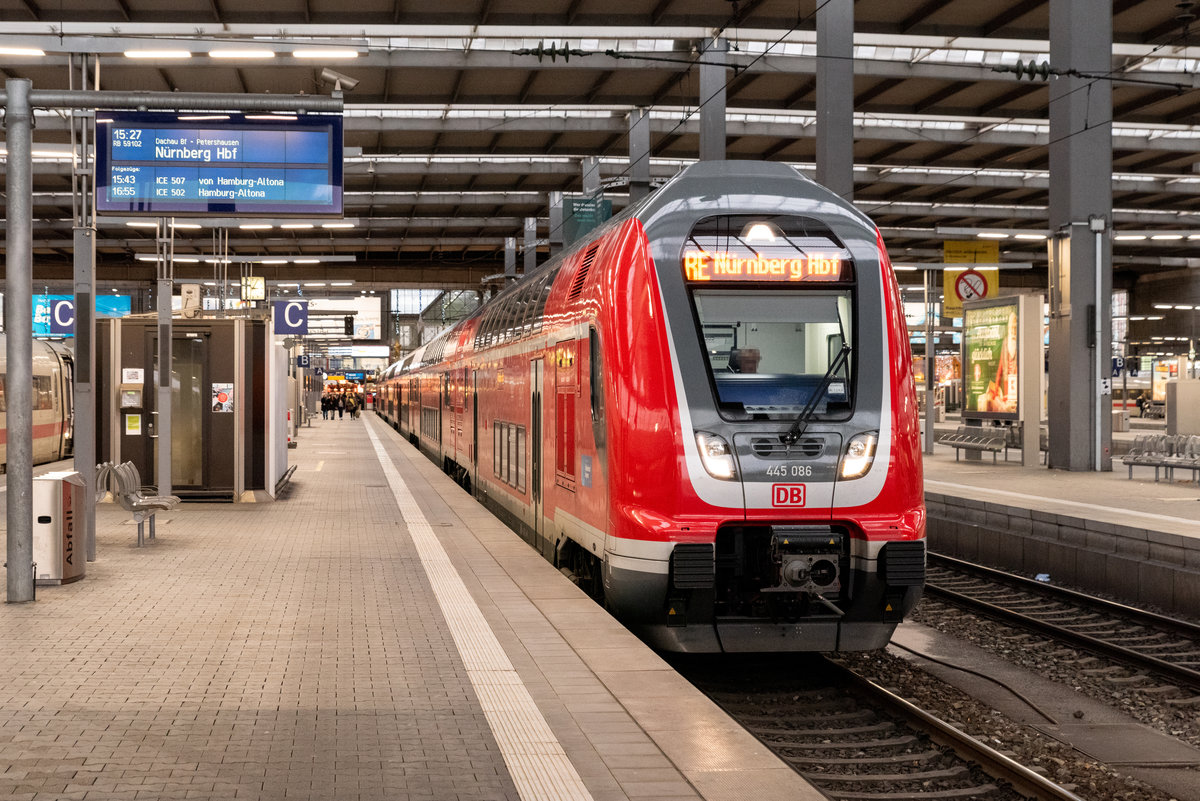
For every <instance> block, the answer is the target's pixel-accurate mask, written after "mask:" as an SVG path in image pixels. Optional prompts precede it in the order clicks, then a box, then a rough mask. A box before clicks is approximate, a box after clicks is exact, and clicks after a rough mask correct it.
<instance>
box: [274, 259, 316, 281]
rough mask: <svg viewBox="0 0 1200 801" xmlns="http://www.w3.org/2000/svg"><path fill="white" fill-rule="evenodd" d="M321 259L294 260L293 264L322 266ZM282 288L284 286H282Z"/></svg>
mask: <svg viewBox="0 0 1200 801" xmlns="http://www.w3.org/2000/svg"><path fill="white" fill-rule="evenodd" d="M320 263H321V260H320V259H292V264H320ZM280 286H283V285H282V284H280Z"/></svg>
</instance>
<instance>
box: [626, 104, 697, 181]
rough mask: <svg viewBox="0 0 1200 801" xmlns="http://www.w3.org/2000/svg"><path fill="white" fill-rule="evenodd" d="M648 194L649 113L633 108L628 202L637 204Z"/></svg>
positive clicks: (630, 113) (630, 130)
mask: <svg viewBox="0 0 1200 801" xmlns="http://www.w3.org/2000/svg"><path fill="white" fill-rule="evenodd" d="M703 113H704V112H701V114H702V115H703ZM649 194H650V111H649V109H644V108H635V109H634V110H633V111H631V112H629V202H630V203H637V202H638V201H639V200H641V199H642V198H644V197H646V196H647V195H649Z"/></svg>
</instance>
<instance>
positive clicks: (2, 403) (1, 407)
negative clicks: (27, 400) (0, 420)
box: [0, 373, 8, 412]
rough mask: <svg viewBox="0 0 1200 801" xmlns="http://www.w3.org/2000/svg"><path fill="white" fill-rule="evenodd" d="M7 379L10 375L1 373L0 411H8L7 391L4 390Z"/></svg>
mask: <svg viewBox="0 0 1200 801" xmlns="http://www.w3.org/2000/svg"><path fill="white" fill-rule="evenodd" d="M7 381H8V375H7V374H6V373H0V412H7V411H8V399H7V393H5V391H4V386H5V384H6V383H7Z"/></svg>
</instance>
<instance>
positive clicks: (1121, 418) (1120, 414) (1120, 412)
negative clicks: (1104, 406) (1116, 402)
mask: <svg viewBox="0 0 1200 801" xmlns="http://www.w3.org/2000/svg"><path fill="white" fill-rule="evenodd" d="M1112 430H1113V431H1128V430H1129V412H1127V411H1125V410H1124V409H1113V413H1112Z"/></svg>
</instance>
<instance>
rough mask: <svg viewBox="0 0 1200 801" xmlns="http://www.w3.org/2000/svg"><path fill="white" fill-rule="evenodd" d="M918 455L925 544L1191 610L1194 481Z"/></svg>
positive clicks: (1197, 593) (947, 453) (940, 448)
mask: <svg viewBox="0 0 1200 801" xmlns="http://www.w3.org/2000/svg"><path fill="white" fill-rule="evenodd" d="M1020 454H1021V452H1020V451H1019V450H1014V451H1011V452H1010V461H1007V462H1006V461H1005V460H1004V458H1003V455H1001V457H1000V459H999V460H998V461H997V462H996V463H994V464H993V462H992V460H991V457H990V456H987V457H985V458H984V459H983V460H981V461H966V460H961V461H955V458H954V449H953V448H952V447H950V446H949V445H935V446H934V454H933V455H932V456H930V455H928V454H927V455H925V456H924V468H925V501H926V506H927V508H928V511H929V527H928V531H929V542H930V548H931V549H932V550H934V551H941V552H943V553H948V554H950V555H955V556H961V557H962V558H964V559H972V560H978V561H981V562H983V563H985V564H992V565H996V566H999V567H1004V568H1008V569H1011V570H1018V571H1022V572H1027V573H1030V574H1045V575H1048V576H1050V578H1051V580H1052V581H1058V582H1061V583H1064V584H1070V585H1073V586H1077V587H1082V588H1084V589H1086V590H1089V591H1092V592H1097V593H1101V594H1105V595H1112V596H1116V597H1119V598H1121V599H1123V600H1126V601H1129V602H1134V603H1145V604H1153V605H1155V606H1158V607H1161V608H1163V609H1164V610H1166V611H1169V612H1174V613H1177V614H1184V615H1189V616H1192V617H1200V485H1198V484H1197V483H1196V482H1194V481H1187V480H1184V478H1185V477H1190V476H1189V474H1188V473H1186V472H1181V473H1180V474H1179V475H1178V476H1177V480H1175V481H1166V480H1165V479H1164V480H1160V481H1157V482H1155V481H1154V480H1153V471H1152V470H1150V469H1149V468H1140V469H1139V468H1134V473H1133V475H1134V478H1133V479H1132V480H1131V479H1130V478H1129V477H1128V475H1129V474H1128V470H1127V469H1126V467H1125V466H1124V465H1122V464H1120V463H1119V462H1116V463H1115V464H1114V469H1113V471H1111V472H1099V473H1097V472H1070V471H1066V470H1050V469H1047V468H1046V467H1044V466H1039V467H1023V466H1021V463H1020Z"/></svg>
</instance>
